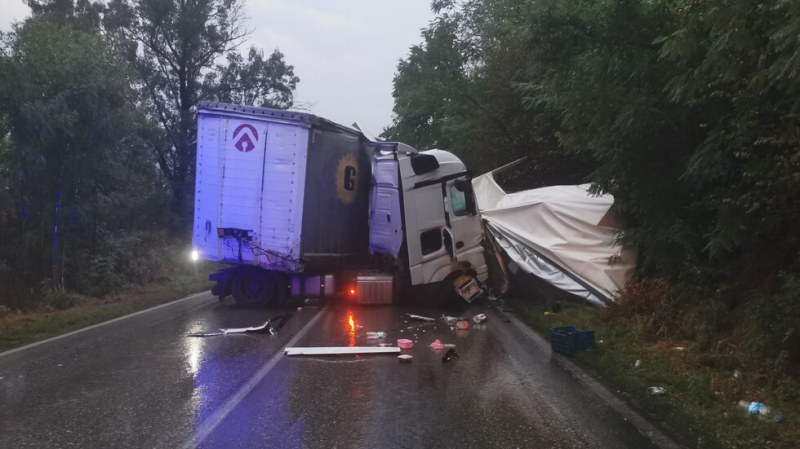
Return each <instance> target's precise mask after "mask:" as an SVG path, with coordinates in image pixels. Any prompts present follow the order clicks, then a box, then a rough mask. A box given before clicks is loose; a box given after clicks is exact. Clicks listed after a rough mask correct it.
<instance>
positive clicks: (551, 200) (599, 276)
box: [472, 173, 636, 305]
mask: <svg viewBox="0 0 800 449" xmlns="http://www.w3.org/2000/svg"><path fill="white" fill-rule="evenodd" d="M472 185H473V188H474V190H475V197H476V199H477V203H478V208H479V209H480V212H481V215H482V216H483V218H484V219H485V220H486V221H487V225H488V226H487V227H488V229H489V231H490V232H492V234H493V235H494V237H495V239H496V240H497V242H498V243H499V244H500V246H502V248H503V249H504V250H505V252H506V253H507V254H508V256H509V257H510V258H511V259H512V261H513V262H514V263H513V264H511V268H512V271H513V270H514V269H516V268H520V269H522V270H523V271H525V272H527V273H530V274H532V275H534V276H537V277H539V278H540V279H542V280H544V281H546V282H548V283H550V284H551V285H554V286H555V287H558V288H560V289H562V290H564V291H567V292H569V293H572V294H574V295H576V296H579V297H582V298H584V299H586V300H587V301H590V302H592V303H594V304H598V305H602V304H605V303H606V302H607V301H609V300H613V298H614V295H615V294H616V293H617V292H618V291H619V290H621V289H622V288H623V287H624V286H625V283H626V282H627V281H628V280H629V279H630V277H631V275H632V274H633V270H634V268H635V266H636V256H635V253H634V252H632V251H629V250H627V249H625V248H622V247H621V246H620V245H618V244H615V239H616V236H617V233H618V231H619V228H618V225H617V223H616V220H615V219H614V216H613V214H611V213H610V212H609V208H610V207H611V205H612V204H613V202H614V197H613V196H611V195H601V196H595V195H592V194H591V193H589V192H588V188H589V186H588V185H579V186H554V187H543V188H540V189H533V190H525V191H522V192H515V193H506V192H505V191H503V189H502V188H501V187H500V186H499V185H498V184H497V182H495V180H494V177H493V176H492V173H487V174H485V175H482V176H479V177H477V178H475V179H473V180H472Z"/></svg>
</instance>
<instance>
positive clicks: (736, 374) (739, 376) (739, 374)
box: [733, 369, 742, 379]
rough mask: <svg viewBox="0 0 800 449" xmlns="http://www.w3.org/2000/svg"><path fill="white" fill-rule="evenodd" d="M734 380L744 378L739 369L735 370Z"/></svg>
mask: <svg viewBox="0 0 800 449" xmlns="http://www.w3.org/2000/svg"><path fill="white" fill-rule="evenodd" d="M733 378H734V379H741V378H742V372H741V371H739V370H738V369H735V370H733Z"/></svg>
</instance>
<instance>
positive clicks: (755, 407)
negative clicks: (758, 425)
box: [739, 401, 783, 422]
mask: <svg viewBox="0 0 800 449" xmlns="http://www.w3.org/2000/svg"><path fill="white" fill-rule="evenodd" d="M739 407H740V408H741V409H743V410H745V411H747V414H749V415H757V416H758V417H759V418H761V419H767V418H771V419H772V420H773V421H775V422H781V421H783V416H782V415H781V414H780V413H777V412H775V411H774V410H772V408H771V407H768V406H766V405H764V404H763V403H761V402H750V401H739Z"/></svg>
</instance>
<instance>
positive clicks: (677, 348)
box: [672, 346, 686, 351]
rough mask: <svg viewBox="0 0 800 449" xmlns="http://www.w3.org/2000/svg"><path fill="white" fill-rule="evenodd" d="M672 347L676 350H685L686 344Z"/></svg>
mask: <svg viewBox="0 0 800 449" xmlns="http://www.w3.org/2000/svg"><path fill="white" fill-rule="evenodd" d="M672 349H674V350H676V351H685V350H686V346H675V347H674V348H672Z"/></svg>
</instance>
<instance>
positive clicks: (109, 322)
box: [0, 290, 209, 358]
mask: <svg viewBox="0 0 800 449" xmlns="http://www.w3.org/2000/svg"><path fill="white" fill-rule="evenodd" d="M207 293H209V291H208V290H207V291H204V292H200V293H195V294H193V295H189V296H187V297H185V298H183V299H178V300H176V301H172V302H168V303H164V304H161V305H159V306H155V307H151V308H149V309H144V310H140V311H138V312H134V313H131V314H128V315H123V316H121V317H117V318H114V319H112V320H108V321H103V322H102V323H97V324H93V325H91V326H89V327H84V328H82V329H78V330H74V331H72V332H68V333H66V334H63V335H57V336H55V337H51V338H48V339H47V340H42V341H37V342H36V343H31V344H29V345H25V346H20V347H19V348H14V349H10V350H8V351H6V352H2V353H0V358H2V357H5V356H7V355H11V354H14V353H15V352H20V351H25V350H26V349H31V348H34V347H36V346H39V345H43V344H46V343H50V342H53V341H57V340H60V339H62V338H67V337H71V336H73V335H75V334H79V333H81V332H86V331H88V330H92V329H97V328H98V327H102V326H107V325H109V324H113V323H116V322H118V321H122V320H125V319H128V318H133V317H135V316H137V315H142V314H144V313H149V312H152V311H154V310H158V309H163V308H165V307H171V306H174V305H175V304H180V303H182V302H185V301H189V300H191V299H194V298H197V297H198V296H200V295H205V294H207Z"/></svg>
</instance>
